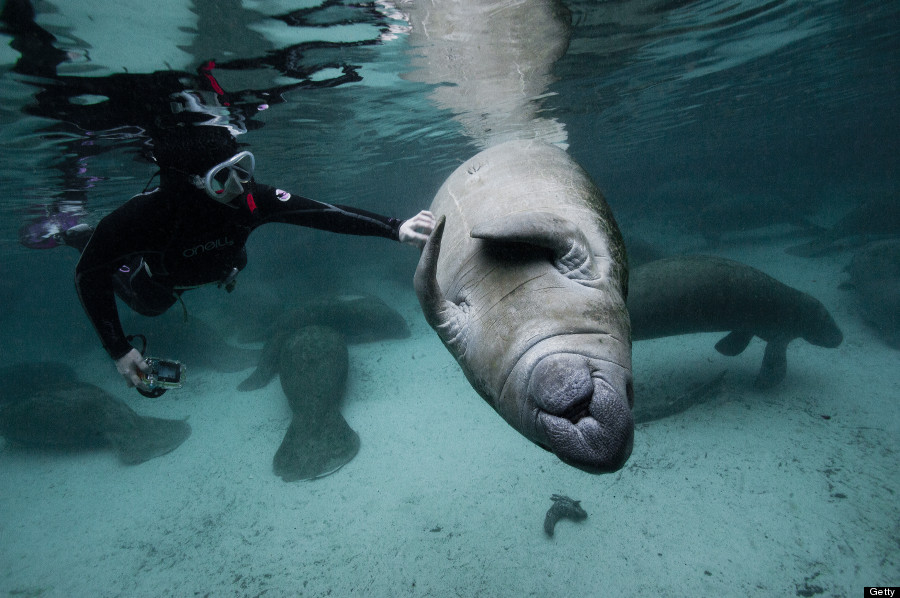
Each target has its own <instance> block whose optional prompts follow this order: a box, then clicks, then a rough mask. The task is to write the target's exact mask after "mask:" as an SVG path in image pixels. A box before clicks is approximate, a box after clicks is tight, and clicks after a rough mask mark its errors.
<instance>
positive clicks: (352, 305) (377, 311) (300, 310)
mask: <svg viewBox="0 0 900 598" xmlns="http://www.w3.org/2000/svg"><path fill="white" fill-rule="evenodd" d="M310 325H323V326H328V327H330V328H333V329H334V330H337V331H338V332H340V333H341V334H342V335H343V336H344V339H345V340H346V341H347V342H349V343H363V342H370V341H375V340H381V339H388V338H406V337H408V336H409V327H407V325H406V321H405V320H404V319H403V316H401V315H400V314H398V313H397V312H396V311H394V310H393V309H391V308H390V307H388V306H387V305H386V304H385V303H384V301H382V300H381V299H379V298H378V297H373V296H371V295H339V296H336V297H325V298H322V299H315V300H311V301H308V302H306V303H303V304H301V305H299V306H297V307H295V308H293V309H290V310H288V311H286V312H285V313H283V314H282V315H281V316H280V317H279V318H278V320H277V321H276V322H275V324H274V325H273V326H272V327H271V328H270V329H269V333H268V338H267V340H266V342H265V345H264V346H263V349H262V354H261V355H260V357H259V363H258V364H257V366H256V370H254V371H253V373H252V374H250V376H249V377H248V378H247V379H246V380H244V381H243V382H241V383H240V384H239V385H238V390H242V391H247V390H256V389H258V388H262V387H264V386H266V385H267V384H268V383H269V382H270V381H271V380H272V378H273V377H274V376H275V373H276V372H277V370H278V360H279V359H280V358H281V351H282V347H283V345H284V343H285V341H286V340H287V338H288V337H289V336H290V335H292V334H293V333H294V332H296V331H297V330H299V329H300V328H303V327H305V326H310Z"/></svg>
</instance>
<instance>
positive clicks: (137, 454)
mask: <svg viewBox="0 0 900 598" xmlns="http://www.w3.org/2000/svg"><path fill="white" fill-rule="evenodd" d="M190 435H191V426H190V425H189V424H188V423H187V422H186V421H184V420H175V419H160V418H157V417H144V416H141V415H138V414H136V413H135V414H134V418H133V419H131V421H129V422H127V425H125V426H121V427H120V429H117V430H115V431H113V432H108V433H107V437H108V438H109V441H110V443H111V444H112V446H113V449H115V451H116V454H118V456H119V460H120V461H121V462H122V463H124V464H125V465H137V464H138V463H143V462H144V461H149V460H150V459H153V458H154V457H159V456H162V455H165V454H166V453H169V452H171V451H174V450H175V449H176V448H178V447H179V446H181V443H182V442H184V441H185V440H187V438H188V436H190Z"/></svg>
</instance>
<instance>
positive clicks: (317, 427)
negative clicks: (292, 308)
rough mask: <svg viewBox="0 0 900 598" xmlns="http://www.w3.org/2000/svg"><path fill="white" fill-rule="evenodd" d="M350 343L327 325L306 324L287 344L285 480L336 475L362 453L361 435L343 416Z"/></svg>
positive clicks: (276, 464) (281, 459)
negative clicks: (288, 420)
mask: <svg viewBox="0 0 900 598" xmlns="http://www.w3.org/2000/svg"><path fill="white" fill-rule="evenodd" d="M348 359H349V358H348V355H347V344H346V343H345V342H344V338H343V335H342V334H341V333H340V332H338V331H336V330H334V329H332V328H328V327H326V326H307V327H304V328H301V329H300V330H297V331H296V332H294V333H293V334H291V335H290V336H289V337H288V338H287V339H286V340H285V342H284V343H283V347H282V351H281V359H280V360H279V367H280V373H281V388H282V389H283V390H284V394H285V396H287V399H288V403H289V404H290V406H291V411H292V412H293V414H294V417H293V419H292V420H291V425H290V426H289V427H288V430H287V433H285V435H284V440H283V441H282V443H281V446H280V447H279V448H278V451H277V452H276V453H275V458H274V459H273V461H272V465H273V468H274V470H275V473H276V474H277V475H279V476H281V478H282V479H284V481H285V482H292V481H295V480H307V479H312V478H318V477H322V476H326V475H328V474H330V473H334V472H335V471H337V470H338V469H340V468H341V467H343V466H344V465H345V464H346V463H347V462H349V461H350V460H351V459H353V457H355V456H356V454H357V453H358V452H359V436H358V435H357V433H356V432H354V431H353V430H352V429H351V428H350V426H349V425H348V424H347V422H346V420H344V418H343V416H342V415H341V410H340V408H341V399H342V398H343V396H344V388H345V385H346V382H347V368H348Z"/></svg>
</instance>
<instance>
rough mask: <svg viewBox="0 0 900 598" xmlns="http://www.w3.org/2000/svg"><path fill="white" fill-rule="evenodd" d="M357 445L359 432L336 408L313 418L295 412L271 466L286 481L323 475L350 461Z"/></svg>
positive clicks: (309, 478)
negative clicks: (354, 429)
mask: <svg viewBox="0 0 900 598" xmlns="http://www.w3.org/2000/svg"><path fill="white" fill-rule="evenodd" d="M359 444H360V443H359V435H358V434H357V433H356V432H354V431H353V429H352V428H351V427H350V426H349V425H348V424H347V421H346V420H345V419H344V418H343V416H342V415H341V414H340V413H339V412H337V411H334V412H327V413H324V414H321V417H319V418H316V419H310V418H307V417H304V416H297V415H295V416H294V419H293V421H291V425H290V426H289V427H288V429H287V432H286V433H285V435H284V440H283V441H282V442H281V446H280V447H278V451H277V452H276V453H275V457H274V458H273V459H272V468H273V469H274V470H275V474H276V475H278V476H279V477H281V479H283V480H284V481H285V482H294V481H297V480H313V479H316V478H321V477H325V476H327V475H329V474H332V473H334V472H336V471H337V470H338V469H340V468H341V467H343V466H344V465H346V464H347V463H349V462H350V461H351V460H352V459H353V457H355V456H356V454H357V453H358V452H359Z"/></svg>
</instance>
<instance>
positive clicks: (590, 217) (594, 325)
mask: <svg viewBox="0 0 900 598" xmlns="http://www.w3.org/2000/svg"><path fill="white" fill-rule="evenodd" d="M431 210H432V211H433V212H434V213H435V215H436V216H437V217H438V224H437V226H436V227H435V230H434V232H433V233H432V235H431V237H430V238H429V240H428V242H427V244H426V245H425V248H424V250H423V252H422V256H421V258H420V260H419V264H418V266H417V269H416V274H415V288H416V294H417V296H418V299H419V303H420V305H421V307H422V311H423V313H424V315H425V318H426V320H427V321H428V323H429V324H430V325H431V326H432V328H434V330H435V331H436V332H437V334H438V336H439V337H440V339H441V341H442V342H443V343H444V345H445V346H446V347H447V349H448V350H449V351H450V353H452V354H453V356H454V357H455V358H456V360H457V362H458V363H459V365H460V366H461V368H462V371H463V372H464V373H465V375H466V377H467V378H468V380H469V382H470V383H471V384H472V386H473V388H474V389H475V390H476V392H478V394H479V395H481V396H482V397H483V398H484V399H485V400H486V401H487V402H488V403H489V404H490V405H491V406H492V407H493V408H494V409H495V410H496V411H497V413H499V414H500V415H501V416H502V417H503V418H504V419H505V420H506V421H507V422H508V423H509V424H510V425H511V426H512V427H513V428H515V429H516V430H518V431H519V432H520V433H521V434H522V435H524V436H525V437H526V438H528V439H529V440H531V441H532V442H534V443H536V444H538V445H539V446H542V447H544V448H547V449H549V450H551V451H552V452H553V453H555V454H556V455H557V456H558V457H559V458H560V459H561V460H562V461H564V462H566V463H568V464H570V465H573V466H575V467H577V468H579V469H582V470H584V471H588V472H591V473H603V472H612V471H615V470H617V469H619V468H621V467H622V465H623V464H624V463H625V461H626V460H627V459H628V457H629V456H630V454H631V449H632V443H633V438H634V421H633V418H632V414H631V407H632V405H633V400H634V398H633V397H634V391H633V387H632V375H631V342H630V330H629V321H628V312H627V311H626V308H625V294H626V289H627V275H628V274H627V267H626V264H625V248H624V245H623V243H622V238H621V235H620V233H619V229H618V227H617V225H616V223H615V220H614V219H613V216H612V213H611V212H610V209H609V207H608V206H607V204H606V201H605V200H604V198H603V196H602V195H601V193H600V191H599V190H598V189H597V187H596V186H595V185H594V183H593V182H592V181H591V180H590V177H589V176H588V175H587V173H586V172H584V170H583V169H582V168H581V167H580V166H579V165H578V164H577V163H575V161H574V160H572V158H571V157H570V156H569V155H568V154H567V153H566V152H565V151H563V150H561V149H560V148H558V147H556V146H553V145H550V144H547V143H545V142H542V141H537V140H533V141H528V140H525V141H521V140H520V141H510V142H506V143H503V144H500V145H497V146H494V147H491V148H489V149H487V150H484V151H482V152H480V153H479V154H477V155H475V156H474V157H473V158H471V159H469V160H467V161H466V162H464V163H463V164H462V165H461V166H460V167H459V168H458V169H457V170H456V171H455V172H453V173H452V174H451V175H450V177H449V178H448V179H447V180H446V181H445V182H444V184H443V186H442V187H441V188H440V190H439V191H438V193H437V195H436V196H435V198H434V201H433V202H432V204H431Z"/></svg>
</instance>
